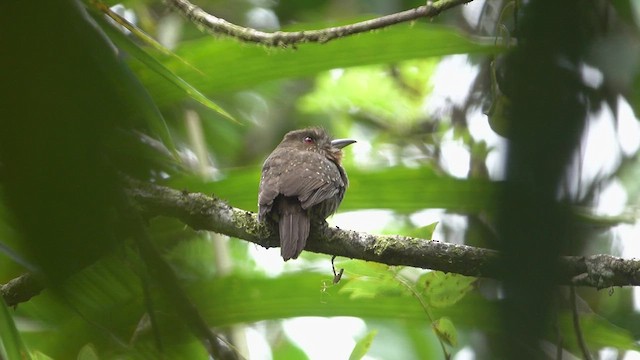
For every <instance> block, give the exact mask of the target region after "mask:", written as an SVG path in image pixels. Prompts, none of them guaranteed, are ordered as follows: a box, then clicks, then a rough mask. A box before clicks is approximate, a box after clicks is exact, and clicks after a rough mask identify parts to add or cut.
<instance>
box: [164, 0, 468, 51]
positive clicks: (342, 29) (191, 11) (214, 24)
mask: <svg viewBox="0 0 640 360" xmlns="http://www.w3.org/2000/svg"><path fill="white" fill-rule="evenodd" d="M471 1H473V0H440V1H435V2H432V1H428V2H427V3H426V5H423V6H419V7H416V8H413V9H410V10H406V11H402V12H399V13H395V14H391V15H386V16H382V17H378V18H375V19H371V20H366V21H362V22H358V23H355V24H349V25H344V26H336V27H330V28H326V29H319V30H306V31H296V32H282V31H276V32H273V33H266V32H262V31H258V30H255V29H252V28H247V27H243V26H239V25H236V24H232V23H230V22H228V21H226V20H224V19H221V18H219V17H216V16H214V15H211V14H209V13H207V12H205V11H204V10H202V9H201V8H199V7H197V6H195V5H193V4H192V3H190V2H189V1H188V0H167V2H168V3H169V5H171V6H173V7H174V8H175V9H177V10H178V12H180V13H181V14H182V15H184V16H185V17H186V18H187V19H189V21H191V22H193V23H194V24H196V25H198V26H200V27H203V28H204V29H205V30H207V31H209V32H210V33H212V34H222V35H228V36H231V37H234V38H236V39H238V40H241V41H246V42H252V43H258V44H261V45H266V46H284V47H286V46H295V45H296V44H301V43H326V42H329V41H331V40H334V39H338V38H341V37H345V36H349V35H353V34H359V33H363V32H368V31H371V30H376V29H381V28H384V27H387V26H391V25H395V24H399V23H402V22H408V21H413V20H417V19H421V18H433V17H435V16H437V15H438V14H440V13H441V12H443V11H445V10H448V9H450V8H453V7H456V6H459V5H462V4H466V3H468V2H471Z"/></svg>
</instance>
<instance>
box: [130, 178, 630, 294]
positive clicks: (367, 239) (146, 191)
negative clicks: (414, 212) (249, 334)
mask: <svg viewBox="0 0 640 360" xmlns="http://www.w3.org/2000/svg"><path fill="white" fill-rule="evenodd" d="M129 193H130V195H131V196H132V197H133V198H134V199H135V200H136V201H138V203H139V204H140V205H141V206H142V208H143V211H144V212H145V213H146V214H147V216H159V215H162V216H169V217H175V218H178V219H180V220H181V221H183V222H184V223H186V224H187V225H189V226H191V227H192V228H194V229H197V230H209V231H214V232H218V233H222V234H225V235H228V236H232V237H236V238H238V239H243V240H247V241H250V242H252V243H255V244H258V245H261V246H264V247H267V248H269V247H277V246H279V240H278V238H277V236H276V235H275V234H274V233H273V232H271V231H270V229H269V228H268V227H267V226H265V225H263V224H261V223H259V222H258V221H257V218H256V215H255V214H254V213H252V212H249V211H245V210H242V209H237V208H233V207H231V206H229V205H228V204H227V203H226V202H224V201H222V200H220V199H217V198H215V197H209V196H206V195H204V194H200V193H190V192H186V191H178V190H174V189H171V188H168V187H163V186H159V185H152V184H136V185H135V186H132V187H131V188H130V190H129ZM312 230H313V229H312ZM305 250H307V251H313V252H317V253H323V254H329V255H336V256H343V257H349V258H354V259H362V260H367V261H375V262H380V263H384V264H388V265H405V266H413V267H419V268H424V269H432V270H440V271H445V272H453V273H458V274H462V275H468V276H477V277H489V278H496V279H500V278H502V272H501V269H499V267H498V257H499V256H500V255H499V253H498V252H497V251H494V250H489V249H483V248H476V247H471V246H466V245H457V244H449V243H445V242H440V241H435V240H425V239H418V238H411V237H406V236H398V235H371V234H367V233H361V232H356V231H348V230H342V229H337V228H324V229H315V231H312V234H311V236H310V238H309V241H308V243H307V247H306V248H305ZM549 261H552V260H551V259H550V260H549ZM559 261H560V266H561V267H562V276H561V278H559V279H557V281H558V283H559V284H564V285H568V284H574V285H580V286H591V287H596V288H599V289H600V288H606V287H611V286H630V285H631V286H637V285H640V260H635V259H634V260H626V259H621V258H618V257H615V256H611V255H605V254H601V255H592V256H587V257H585V256H565V257H561V258H560V259H559Z"/></svg>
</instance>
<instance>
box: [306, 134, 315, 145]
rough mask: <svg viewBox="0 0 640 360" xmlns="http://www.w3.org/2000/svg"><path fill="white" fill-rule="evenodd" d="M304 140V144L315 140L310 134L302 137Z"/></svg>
mask: <svg viewBox="0 0 640 360" xmlns="http://www.w3.org/2000/svg"><path fill="white" fill-rule="evenodd" d="M304 142H305V143H306V144H313V143H314V142H315V140H313V138H312V137H311V136H307V137H305V138H304Z"/></svg>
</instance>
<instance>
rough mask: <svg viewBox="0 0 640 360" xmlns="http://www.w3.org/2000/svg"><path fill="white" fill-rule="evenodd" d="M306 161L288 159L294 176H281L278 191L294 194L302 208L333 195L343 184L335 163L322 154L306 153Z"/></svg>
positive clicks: (287, 194)
mask: <svg viewBox="0 0 640 360" xmlns="http://www.w3.org/2000/svg"><path fill="white" fill-rule="evenodd" d="M306 156H307V161H303V160H302V159H300V160H298V161H297V160H296V159H290V161H289V163H288V165H289V169H288V171H289V172H290V173H293V174H294V175H295V176H283V177H282V180H281V182H280V192H281V193H282V194H283V195H284V196H296V197H298V200H300V203H301V205H302V208H303V209H309V208H311V207H312V206H314V205H316V204H319V203H321V202H323V201H324V200H326V199H330V198H332V197H334V196H335V195H336V194H337V193H338V192H339V191H340V189H343V188H344V186H345V184H344V181H343V180H342V177H341V176H340V172H339V170H338V167H337V165H336V164H335V163H334V162H332V161H331V160H329V159H327V158H326V157H325V156H323V155H322V154H318V153H311V154H308V153H307V154H306Z"/></svg>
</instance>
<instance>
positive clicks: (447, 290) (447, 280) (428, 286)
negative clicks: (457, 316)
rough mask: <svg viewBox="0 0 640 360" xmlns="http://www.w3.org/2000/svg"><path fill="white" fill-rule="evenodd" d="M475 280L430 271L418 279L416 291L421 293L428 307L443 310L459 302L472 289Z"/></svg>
mask: <svg viewBox="0 0 640 360" xmlns="http://www.w3.org/2000/svg"><path fill="white" fill-rule="evenodd" d="M475 281H476V278H473V277H468V276H463V275H458V274H452V273H446V274H445V273H443V272H440V271H430V272H428V273H426V274H424V275H422V276H421V277H420V279H418V285H417V288H418V291H421V292H422V293H423V295H424V297H425V299H426V300H427V302H428V303H429V305H430V306H432V307H436V308H444V307H449V306H452V305H453V304H455V303H457V302H458V301H460V300H461V299H462V298H463V297H464V296H465V295H466V293H467V292H469V290H471V289H472V288H473V286H472V285H473V283H474V282H475Z"/></svg>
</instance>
